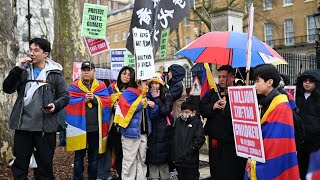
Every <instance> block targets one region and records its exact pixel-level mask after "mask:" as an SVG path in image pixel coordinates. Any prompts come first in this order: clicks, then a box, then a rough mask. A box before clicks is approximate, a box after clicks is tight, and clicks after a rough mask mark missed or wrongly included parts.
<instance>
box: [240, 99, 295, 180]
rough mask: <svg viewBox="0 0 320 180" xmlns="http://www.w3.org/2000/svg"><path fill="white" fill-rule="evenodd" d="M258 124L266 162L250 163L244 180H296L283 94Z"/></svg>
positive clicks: (291, 131)
mask: <svg viewBox="0 0 320 180" xmlns="http://www.w3.org/2000/svg"><path fill="white" fill-rule="evenodd" d="M260 122H261V130H262V138H263V145H264V152H265V157H266V162H265V163H260V162H256V161H253V160H252V161H251V164H250V166H248V167H250V168H251V170H250V172H251V173H250V178H249V177H248V176H249V175H248V171H246V175H245V179H251V180H255V179H278V180H287V179H297V180H298V179H300V176H299V169H298V160H297V152H296V143H295V136H294V126H293V115H292V110H291V108H290V105H289V103H288V98H287V96H286V95H285V94H281V95H278V96H276V97H275V98H274V99H273V100H272V102H271V104H270V106H269V108H268V109H267V111H266V112H265V114H264V115H263V117H262V118H261V121H260Z"/></svg>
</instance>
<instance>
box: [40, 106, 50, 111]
mask: <svg viewBox="0 0 320 180" xmlns="http://www.w3.org/2000/svg"><path fill="white" fill-rule="evenodd" d="M51 108H52V106H43V107H42V108H41V110H50V109H51Z"/></svg>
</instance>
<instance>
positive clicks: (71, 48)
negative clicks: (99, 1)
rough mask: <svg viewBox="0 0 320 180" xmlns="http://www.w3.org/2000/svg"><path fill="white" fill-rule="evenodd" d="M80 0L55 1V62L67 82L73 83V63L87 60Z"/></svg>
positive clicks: (53, 55)
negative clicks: (81, 34) (60, 67)
mask: <svg viewBox="0 0 320 180" xmlns="http://www.w3.org/2000/svg"><path fill="white" fill-rule="evenodd" d="M79 8H80V4H79V1H78V0H55V2H54V9H55V14H54V42H53V49H52V50H53V54H52V57H53V60H55V61H57V62H58V63H60V64H61V65H62V66H63V68H64V71H63V74H64V77H65V79H66V82H67V83H68V84H70V83H71V82H72V73H73V62H75V61H78V62H79V61H83V60H84V59H85V56H84V55H85V46H84V41H83V39H82V38H81V37H80V25H81V17H82V16H81V15H80V10H79Z"/></svg>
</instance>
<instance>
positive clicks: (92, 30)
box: [81, 3, 108, 39]
mask: <svg viewBox="0 0 320 180" xmlns="http://www.w3.org/2000/svg"><path fill="white" fill-rule="evenodd" d="M107 15H108V6H102V5H97V4H89V3H84V8H83V17H82V26H81V37H89V38H93V39H105V38H106V28H107Z"/></svg>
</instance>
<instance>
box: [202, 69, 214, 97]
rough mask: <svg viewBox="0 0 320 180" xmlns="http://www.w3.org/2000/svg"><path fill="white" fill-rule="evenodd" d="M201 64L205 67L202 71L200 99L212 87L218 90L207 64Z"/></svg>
mask: <svg viewBox="0 0 320 180" xmlns="http://www.w3.org/2000/svg"><path fill="white" fill-rule="evenodd" d="M203 66H204V68H205V69H204V70H203V73H202V79H201V92H200V99H202V97H203V96H204V95H205V94H206V93H207V92H208V91H209V90H211V89H212V88H214V90H215V92H218V88H217V85H216V83H215V82H214V79H213V74H212V72H211V70H210V67H209V64H208V63H204V64H203Z"/></svg>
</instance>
